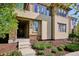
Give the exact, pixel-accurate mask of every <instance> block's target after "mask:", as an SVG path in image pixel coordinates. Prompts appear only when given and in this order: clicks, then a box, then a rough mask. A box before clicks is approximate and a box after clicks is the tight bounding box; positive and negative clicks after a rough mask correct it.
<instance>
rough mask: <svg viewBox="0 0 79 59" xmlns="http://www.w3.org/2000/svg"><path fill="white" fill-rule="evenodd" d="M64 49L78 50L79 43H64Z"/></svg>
mask: <svg viewBox="0 0 79 59" xmlns="http://www.w3.org/2000/svg"><path fill="white" fill-rule="evenodd" d="M65 50H67V51H70V52H74V51H79V44H68V45H66V47H65Z"/></svg>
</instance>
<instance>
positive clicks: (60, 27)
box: [58, 23, 66, 32]
mask: <svg viewBox="0 0 79 59" xmlns="http://www.w3.org/2000/svg"><path fill="white" fill-rule="evenodd" d="M58 31H59V32H66V24H62V23H58Z"/></svg>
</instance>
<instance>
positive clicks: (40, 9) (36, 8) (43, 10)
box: [34, 4, 49, 16]
mask: <svg viewBox="0 0 79 59" xmlns="http://www.w3.org/2000/svg"><path fill="white" fill-rule="evenodd" d="M34 12H37V13H40V14H44V15H47V16H49V10H47V8H46V7H45V6H42V5H40V4H34Z"/></svg>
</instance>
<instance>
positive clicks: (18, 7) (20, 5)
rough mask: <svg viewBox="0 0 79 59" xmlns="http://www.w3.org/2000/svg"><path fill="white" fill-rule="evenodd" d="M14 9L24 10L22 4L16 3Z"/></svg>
mask: <svg viewBox="0 0 79 59" xmlns="http://www.w3.org/2000/svg"><path fill="white" fill-rule="evenodd" d="M16 8H17V9H21V10H23V9H24V3H17V4H16Z"/></svg>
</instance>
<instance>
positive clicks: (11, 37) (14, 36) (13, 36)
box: [8, 29, 17, 43]
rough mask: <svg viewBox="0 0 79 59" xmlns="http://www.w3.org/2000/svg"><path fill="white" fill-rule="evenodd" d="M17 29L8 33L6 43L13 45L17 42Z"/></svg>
mask: <svg viewBox="0 0 79 59" xmlns="http://www.w3.org/2000/svg"><path fill="white" fill-rule="evenodd" d="M16 39H17V29H13V30H12V31H11V32H10V33H9V40H8V43H15V42H17V40H16Z"/></svg>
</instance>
